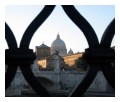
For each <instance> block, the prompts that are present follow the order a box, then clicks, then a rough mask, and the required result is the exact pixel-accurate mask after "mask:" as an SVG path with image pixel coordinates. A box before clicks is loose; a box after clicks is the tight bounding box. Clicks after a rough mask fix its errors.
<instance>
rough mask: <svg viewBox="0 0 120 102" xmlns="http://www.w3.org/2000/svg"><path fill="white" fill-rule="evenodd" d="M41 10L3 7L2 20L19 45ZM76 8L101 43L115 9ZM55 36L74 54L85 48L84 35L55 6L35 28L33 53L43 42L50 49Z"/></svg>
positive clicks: (80, 6)
mask: <svg viewBox="0 0 120 102" xmlns="http://www.w3.org/2000/svg"><path fill="white" fill-rule="evenodd" d="M43 7H44V6H39V5H36V6H35V5H34V6H30V5H29V6H20V5H17V6H6V8H5V20H6V22H7V24H8V25H9V26H10V28H11V29H12V31H13V33H14V34H15V37H16V39H17V43H18V45H19V44H20V40H21V38H22V35H23V33H24V31H25V30H26V28H27V27H28V25H29V24H30V23H31V21H32V20H33V19H34V18H35V17H36V16H37V15H38V13H39V12H40V11H41V10H42V9H43ZM75 7H76V9H77V10H78V11H79V12H80V13H81V14H82V15H83V16H84V17H85V18H86V19H87V20H88V21H89V23H90V24H91V25H92V27H93V28H94V30H95V32H96V33H97V36H98V39H99V41H100V39H101V37H102V35H103V32H104V31H105V29H106V27H107V26H108V24H109V23H110V22H111V21H112V20H113V18H114V17H115V6H112V5H111V6H110V5H108V6H107V5H104V6H103V5H102V6H99V5H97V6H94V5H91V6H88V5H86V6H84V5H79V6H75ZM58 33H59V35H60V37H61V39H62V40H64V42H65V43H66V47H67V49H68V50H69V49H70V48H72V50H73V51H74V52H78V51H79V52H81V51H84V49H85V48H87V47H88V44H87V41H86V38H85V37H84V35H83V33H82V32H81V31H80V30H79V28H78V27H77V26H76V25H75V24H74V23H73V22H72V21H71V20H70V19H69V18H68V16H67V15H66V14H65V12H64V11H63V9H62V7H61V6H56V7H55V9H54V11H53V12H52V14H51V15H50V16H49V17H48V18H47V19H46V21H45V22H44V23H43V24H42V25H41V26H40V27H39V28H38V30H37V31H36V32H35V34H34V36H33V38H32V40H31V43H30V46H29V47H30V48H32V49H34V50H35V46H39V45H41V44H42V43H43V41H44V43H45V44H46V45H48V46H51V44H52V42H53V41H54V40H55V39H56V36H57V34H58ZM113 45H115V43H114V40H113V42H112V46H113ZM6 48H7V43H6Z"/></svg>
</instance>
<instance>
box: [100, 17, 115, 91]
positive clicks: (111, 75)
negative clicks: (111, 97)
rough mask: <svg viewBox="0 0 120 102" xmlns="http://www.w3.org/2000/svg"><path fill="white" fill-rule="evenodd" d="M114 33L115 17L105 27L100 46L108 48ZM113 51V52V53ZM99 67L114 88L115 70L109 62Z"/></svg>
mask: <svg viewBox="0 0 120 102" xmlns="http://www.w3.org/2000/svg"><path fill="white" fill-rule="evenodd" d="M114 34H115V19H113V20H112V22H111V23H110V24H109V26H108V27H107V28H106V30H105V32H104V34H103V36H102V39H101V42H100V46H101V47H104V48H106V47H108V48H110V45H111V42H112V39H113V37H114ZM114 53H115V52H113V54H114ZM111 54H112V53H111ZM114 56H115V55H114ZM114 59H115V58H114ZM101 69H102V71H103V74H104V76H105V78H106V79H107V80H108V82H109V84H110V85H111V86H112V88H114V89H115V71H114V70H115V69H114V68H113V67H112V65H111V63H110V64H107V65H104V66H101Z"/></svg>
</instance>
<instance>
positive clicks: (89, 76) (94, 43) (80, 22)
mask: <svg viewBox="0 0 120 102" xmlns="http://www.w3.org/2000/svg"><path fill="white" fill-rule="evenodd" d="M62 7H63V9H64V11H65V12H66V14H67V15H68V17H69V18H70V19H71V20H72V21H73V22H74V23H75V24H76V25H77V26H78V27H79V29H81V30H82V31H83V33H84V35H85V37H86V39H87V42H88V45H89V48H96V47H98V46H99V42H98V38H97V36H96V33H95V32H94V30H93V28H92V27H91V25H90V24H89V23H88V22H87V20H86V19H85V18H84V17H83V16H82V15H81V14H80V13H79V12H78V11H77V10H76V9H75V7H74V6H68V5H67V6H64V5H63V6H62ZM97 72H98V69H95V68H92V67H91V65H90V68H89V69H88V71H87V72H86V75H85V77H84V78H83V80H82V82H81V83H80V84H79V86H78V87H77V88H76V89H75V90H74V91H73V92H72V93H71V94H70V95H71V97H74V96H76V97H79V96H82V95H83V94H84V92H85V91H86V90H87V89H88V87H89V86H90V84H91V83H92V81H93V80H94V78H95V76H96V74H97Z"/></svg>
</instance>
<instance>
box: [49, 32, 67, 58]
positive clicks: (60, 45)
mask: <svg viewBox="0 0 120 102" xmlns="http://www.w3.org/2000/svg"><path fill="white" fill-rule="evenodd" d="M56 51H57V52H58V54H59V55H60V56H65V55H66V54H67V49H66V45H65V42H64V41H63V40H61V39H60V35H59V34H58V35H57V38H56V39H55V40H54V41H53V43H52V44H51V54H54V53H56Z"/></svg>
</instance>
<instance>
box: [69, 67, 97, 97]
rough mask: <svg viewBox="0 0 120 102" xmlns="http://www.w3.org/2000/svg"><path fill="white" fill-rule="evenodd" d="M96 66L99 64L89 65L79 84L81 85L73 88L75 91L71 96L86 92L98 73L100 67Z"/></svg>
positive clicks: (78, 95)
mask: <svg viewBox="0 0 120 102" xmlns="http://www.w3.org/2000/svg"><path fill="white" fill-rule="evenodd" d="M96 67H97V66H94V65H90V66H89V68H88V70H87V72H86V75H85V76H84V78H83V80H82V82H81V83H80V84H79V86H77V88H75V90H73V92H71V94H70V95H69V96H71V97H80V96H82V95H83V94H84V93H85V91H86V90H87V89H88V88H89V86H90V85H91V83H92V82H93V80H94V78H95V76H96V75H97V72H98V69H97V68H96Z"/></svg>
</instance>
